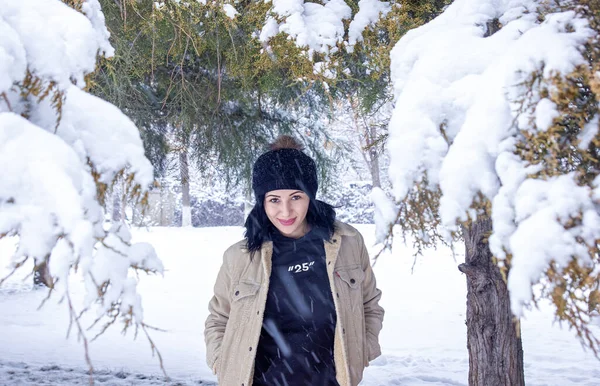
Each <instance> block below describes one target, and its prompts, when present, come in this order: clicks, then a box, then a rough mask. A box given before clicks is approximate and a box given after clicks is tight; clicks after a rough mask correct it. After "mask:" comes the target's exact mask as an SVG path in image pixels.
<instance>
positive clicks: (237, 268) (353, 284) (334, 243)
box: [204, 222, 384, 386]
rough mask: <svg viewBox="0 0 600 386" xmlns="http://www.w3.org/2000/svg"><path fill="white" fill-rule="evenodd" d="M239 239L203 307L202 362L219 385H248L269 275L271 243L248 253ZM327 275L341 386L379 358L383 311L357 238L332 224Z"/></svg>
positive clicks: (351, 231)
mask: <svg viewBox="0 0 600 386" xmlns="http://www.w3.org/2000/svg"><path fill="white" fill-rule="evenodd" d="M245 243H246V242H245V240H242V241H240V242H238V243H236V244H234V245H232V246H231V247H229V249H227V251H226V252H225V254H224V257H223V265H222V266H221V270H220V271H219V275H218V276H217V282H216V284H215V289H214V296H213V298H212V299H211V301H210V303H209V305H208V308H209V311H210V315H209V316H208V318H207V319H206V327H205V330H204V337H205V340H206V360H207V363H208V366H209V367H210V368H212V369H213V371H214V372H215V373H216V374H217V376H218V378H219V384H220V385H222V386H250V385H252V378H253V373H254V357H255V354H256V347H257V346H258V340H259V337H260V332H261V328H262V323H263V312H264V309H265V303H266V300H267V293H268V291H269V278H270V276H271V256H272V253H273V244H272V242H265V243H263V245H262V248H261V250H260V255H259V254H258V253H256V254H255V256H254V258H253V259H252V260H250V255H249V252H248V250H247V249H245ZM325 255H326V260H327V273H328V276H329V283H330V285H331V291H332V293H333V300H334V303H335V310H336V312H337V324H336V328H335V339H334V361H335V367H336V378H337V380H338V382H339V384H340V386H355V385H358V383H359V382H360V381H361V379H362V376H363V370H364V368H365V367H366V366H368V365H369V361H371V360H373V359H375V358H377V357H378V356H379V355H380V354H381V350H380V347H379V341H378V336H379V331H381V327H382V321H383V313H384V312H383V308H381V306H379V304H378V303H379V299H380V298H381V291H380V290H379V289H377V287H376V285H375V276H374V275H373V271H372V269H371V264H370V261H369V255H368V253H367V249H366V248H365V244H364V241H363V238H362V235H361V234H360V233H359V232H358V231H357V230H356V229H354V228H353V227H351V226H349V225H347V224H344V223H340V222H336V231H335V234H334V236H333V237H332V239H331V241H330V242H328V241H326V242H325Z"/></svg>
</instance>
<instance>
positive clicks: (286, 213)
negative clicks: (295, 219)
mask: <svg viewBox="0 0 600 386" xmlns="http://www.w3.org/2000/svg"><path fill="white" fill-rule="evenodd" d="M290 212H291V205H290V203H289V202H284V203H283V205H282V206H281V214H282V215H283V216H284V217H288V216H289V214H290Z"/></svg>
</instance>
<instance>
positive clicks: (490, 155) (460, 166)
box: [379, 0, 600, 316]
mask: <svg viewBox="0 0 600 386" xmlns="http://www.w3.org/2000/svg"><path fill="white" fill-rule="evenodd" d="M545 6H546V2H544V1H537V0H521V1H515V0H510V1H509V0H503V1H495V0H494V1H492V0H486V1H481V0H456V1H455V2H453V3H452V5H450V6H449V7H448V8H447V9H446V11H445V12H444V13H443V14H442V15H440V16H439V17H437V18H436V19H434V20H433V21H431V22H430V23H428V24H426V25H424V26H422V27H420V28H417V29H415V30H412V31H410V32H408V33H407V34H406V35H405V36H404V37H403V38H402V39H401V40H400V41H399V42H398V43H397V45H396V46H395V48H394V49H393V51H392V53H391V58H392V63H391V72H392V80H393V85H394V91H395V106H396V107H395V109H394V112H393V116H392V118H391V121H390V124H389V131H390V136H389V142H388V146H389V147H388V148H389V152H390V155H391V165H390V169H389V170H390V177H391V180H392V183H393V187H394V189H393V191H394V195H395V200H396V201H397V202H400V201H402V200H404V199H405V198H406V197H407V195H408V194H410V192H411V191H412V189H414V187H415V185H416V184H423V183H425V184H427V189H431V190H437V189H439V191H440V193H441V197H440V201H439V214H440V218H441V222H442V224H443V225H444V226H445V227H447V229H450V230H457V229H458V228H457V222H462V221H466V220H468V219H469V218H470V219H474V218H476V217H477V212H476V210H475V209H474V208H473V206H472V204H473V203H474V201H477V200H478V199H479V197H480V195H482V196H483V197H484V198H485V199H486V200H488V202H490V203H491V204H492V206H491V217H492V219H493V234H492V235H491V237H490V239H489V242H490V248H491V250H492V252H493V253H494V255H495V256H496V257H498V258H499V259H501V260H502V259H506V258H507V254H510V256H511V257H512V259H511V266H510V271H509V277H508V287H509V290H510V296H511V307H512V311H513V312H514V314H515V315H517V316H521V315H522V314H523V307H524V306H525V305H526V304H527V303H529V301H530V300H531V299H532V295H533V294H532V284H534V283H537V282H538V281H539V280H540V278H541V276H542V275H543V273H544V272H545V270H546V269H548V267H549V265H550V263H551V262H552V261H554V262H555V263H556V264H557V265H558V266H559V267H564V266H566V265H567V264H568V263H569V262H570V261H571V259H572V258H573V257H574V258H576V259H578V260H579V263H580V264H581V265H582V266H589V265H590V263H591V261H590V256H589V251H588V248H593V247H595V240H598V239H600V217H599V215H598V207H597V204H596V203H595V202H594V195H598V194H599V191H598V188H595V189H593V188H592V187H590V186H589V185H586V184H583V185H582V184H580V183H578V182H577V181H576V178H575V174H574V173H565V174H563V175H558V176H549V177H548V178H545V179H537V180H533V179H530V176H531V175H532V174H534V173H536V172H538V171H540V169H541V168H542V164H539V163H538V164H535V163H531V162H527V161H526V160H524V159H523V158H522V157H519V156H518V155H517V145H518V144H519V143H520V141H521V142H522V141H523V136H524V133H539V132H543V131H544V130H547V129H548V127H549V126H550V125H552V122H553V120H554V118H555V117H557V116H558V113H557V111H556V105H555V104H554V103H553V102H552V101H550V100H548V99H544V98H543V97H542V96H541V95H539V93H536V92H535V90H534V91H533V92H529V91H530V88H528V87H527V83H528V79H529V78H528V77H530V76H531V74H532V73H539V74H540V77H541V79H542V82H547V83H548V84H551V82H552V81H551V80H552V79H553V78H554V77H556V76H565V75H568V74H569V73H571V72H573V71H574V70H575V69H576V68H577V66H579V65H585V64H586V59H585V57H584V56H583V54H582V52H583V50H584V45H585V44H586V43H587V42H588V41H589V39H590V38H592V36H594V31H593V30H592V29H591V28H590V27H589V25H588V22H587V20H585V19H583V18H580V17H579V16H578V15H577V14H576V13H575V12H574V11H572V10H571V11H559V10H550V11H548V9H547V8H546V9H544V7H545ZM522 106H533V107H534V108H533V109H530V110H527V111H522ZM535 107H537V109H535ZM535 110H537V112H534V111H535ZM597 123H598V122H597V120H596V124H594V125H593V127H592V128H591V129H590V130H589V131H590V132H591V134H590V132H588V133H587V134H586V135H587V138H588V143H589V138H591V137H593V136H594V135H596V134H597V132H598V125H597ZM599 181H600V180H599ZM596 186H598V184H596ZM580 216H582V221H581V222H580V223H579V224H575V225H573V226H567V223H568V221H569V219H573V218H578V217H580ZM379 226H380V227H384V228H386V227H388V226H389V224H387V223H383V222H382V223H380V224H379Z"/></svg>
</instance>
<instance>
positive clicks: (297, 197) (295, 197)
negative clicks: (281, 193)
mask: <svg viewBox="0 0 600 386" xmlns="http://www.w3.org/2000/svg"><path fill="white" fill-rule="evenodd" d="M301 198H302V196H294V197H292V200H300V199H301Z"/></svg>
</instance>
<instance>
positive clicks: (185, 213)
mask: <svg viewBox="0 0 600 386" xmlns="http://www.w3.org/2000/svg"><path fill="white" fill-rule="evenodd" d="M179 170H180V172H181V226H182V227H189V226H192V208H191V207H190V168H189V165H188V153H187V149H182V150H181V152H180V153H179Z"/></svg>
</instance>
